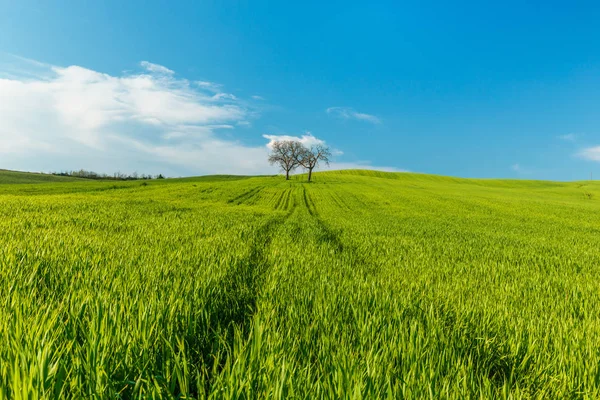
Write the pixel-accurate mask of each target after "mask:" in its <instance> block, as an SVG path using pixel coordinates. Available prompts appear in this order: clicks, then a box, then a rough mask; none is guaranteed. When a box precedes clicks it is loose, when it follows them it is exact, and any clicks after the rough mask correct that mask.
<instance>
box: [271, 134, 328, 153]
mask: <svg viewBox="0 0 600 400" xmlns="http://www.w3.org/2000/svg"><path fill="white" fill-rule="evenodd" d="M263 137H264V138H265V139H269V143H267V147H268V148H269V149H271V148H273V143H275V142H281V141H283V140H293V141H296V142H300V143H302V144H303V145H305V146H306V147H311V146H315V145H318V144H325V141H324V140H321V139H318V138H316V137H314V136H313V135H312V134H311V133H310V132H306V133H305V134H304V135H302V136H290V135H263Z"/></svg>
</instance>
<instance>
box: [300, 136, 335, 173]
mask: <svg viewBox="0 0 600 400" xmlns="http://www.w3.org/2000/svg"><path fill="white" fill-rule="evenodd" d="M302 147H303V150H302V152H301V153H300V155H299V157H298V164H300V165H301V166H302V167H303V168H305V169H307V170H308V181H309V182H310V179H311V178H312V171H313V169H315V167H317V166H318V165H319V163H320V162H324V163H325V164H326V165H329V159H330V158H331V152H330V151H329V147H327V146H325V145H324V144H318V145H316V146H312V147H311V148H310V149H307V148H306V147H304V146H302Z"/></svg>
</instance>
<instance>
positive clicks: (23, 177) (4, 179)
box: [0, 169, 81, 184]
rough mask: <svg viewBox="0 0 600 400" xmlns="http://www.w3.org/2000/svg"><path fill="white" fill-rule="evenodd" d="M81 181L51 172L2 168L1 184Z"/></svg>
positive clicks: (0, 171) (0, 173)
mask: <svg viewBox="0 0 600 400" xmlns="http://www.w3.org/2000/svg"><path fill="white" fill-rule="evenodd" d="M78 180H79V181H80V180H81V179H78V178H71V177H68V176H55V175H50V174H38V173H35V172H20V171H9V170H6V169H0V184H5V183H11V184H15V183H48V182H73V181H78Z"/></svg>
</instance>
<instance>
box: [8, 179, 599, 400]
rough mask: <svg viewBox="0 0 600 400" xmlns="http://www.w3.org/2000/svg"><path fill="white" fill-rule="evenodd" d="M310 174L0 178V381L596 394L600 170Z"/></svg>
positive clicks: (311, 391) (78, 386) (74, 392)
mask: <svg viewBox="0 0 600 400" xmlns="http://www.w3.org/2000/svg"><path fill="white" fill-rule="evenodd" d="M3 174H5V173H2V174H0V181H2V179H3V178H2V177H3V176H4V175H3ZM15 179H16V178H15ZM23 179H25V178H23ZM314 179H315V182H313V183H310V184H309V183H306V182H305V177H304V176H302V175H297V176H294V177H293V179H292V180H290V181H285V180H284V179H283V178H282V177H279V176H276V177H230V176H215V177H210V178H206V177H198V178H186V179H179V180H178V179H174V180H171V179H168V180H161V181H148V182H139V181H133V182H117V183H115V182H81V181H69V182H66V181H60V182H58V181H57V182H54V183H52V184H44V185H33V184H32V185H22V184H20V185H13V184H6V185H1V186H0V214H1V216H2V217H1V218H0V245H1V246H0V254H1V257H0V277H1V278H2V279H0V299H3V300H1V301H0V334H1V335H2V337H3V341H2V344H0V365H9V366H11V367H10V368H0V393H1V394H2V395H3V396H5V397H14V396H15V393H17V391H18V392H19V393H25V394H27V393H29V394H30V395H31V396H34V395H35V394H37V395H39V394H42V395H44V396H46V397H56V398H58V397H60V398H81V397H90V396H91V397H97V398H115V397H122V398H133V397H136V398H137V397H142V398H149V397H155V398H160V397H164V398H174V397H179V398H263V397H275V398H296V397H298V398H309V397H310V398H314V397H318V398H343V397H353V398H382V397H389V398H475V397H477V398H573V397H577V398H580V397H581V398H584V397H589V398H597V397H598V396H600V384H599V381H598V377H599V376H600V352H599V351H598V343H600V324H599V323H598V316H597V311H596V310H597V309H599V308H600V290H599V289H600V287H599V285H598V283H597V277H598V274H599V273H600V252H598V248H600V235H599V233H600V201H599V199H600V197H599V196H600V185H599V184H597V183H596V182H548V181H514V180H483V179H478V180H473V179H462V178H450V177H442V176H434V175H424V174H410V173H384V172H375V171H361V170H353V171H332V172H322V173H316V174H315V175H314ZM0 397H2V396H0Z"/></svg>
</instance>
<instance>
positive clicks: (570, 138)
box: [558, 133, 579, 142]
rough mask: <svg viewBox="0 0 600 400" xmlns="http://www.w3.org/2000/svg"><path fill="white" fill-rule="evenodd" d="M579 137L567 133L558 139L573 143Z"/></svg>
mask: <svg viewBox="0 0 600 400" xmlns="http://www.w3.org/2000/svg"><path fill="white" fill-rule="evenodd" d="M578 137H579V135H578V134H576V133H568V134H566V135H559V136H558V138H559V139H560V140H564V141H566V142H574V141H575V140H577V138H578Z"/></svg>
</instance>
